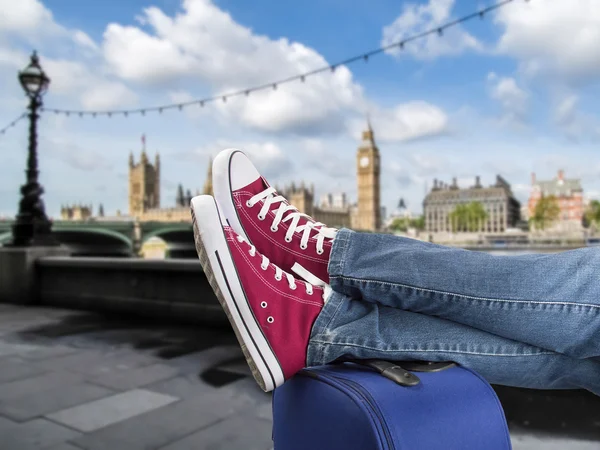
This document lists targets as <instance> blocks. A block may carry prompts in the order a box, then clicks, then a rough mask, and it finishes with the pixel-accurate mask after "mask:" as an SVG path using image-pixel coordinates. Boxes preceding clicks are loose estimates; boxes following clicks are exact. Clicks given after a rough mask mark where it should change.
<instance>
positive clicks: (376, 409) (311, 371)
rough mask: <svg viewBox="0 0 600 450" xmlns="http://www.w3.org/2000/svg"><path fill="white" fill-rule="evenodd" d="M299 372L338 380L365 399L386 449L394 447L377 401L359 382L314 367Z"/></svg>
mask: <svg viewBox="0 0 600 450" xmlns="http://www.w3.org/2000/svg"><path fill="white" fill-rule="evenodd" d="M299 374H304V375H308V376H310V377H311V378H317V379H318V378H323V379H325V380H329V381H335V382H338V383H340V384H342V385H344V386H346V387H348V388H350V389H351V390H352V391H353V392H354V393H355V395H357V396H358V397H360V398H361V399H362V400H364V401H365V403H366V404H367V405H369V407H370V409H371V411H372V412H373V413H374V414H375V416H377V418H378V419H379V423H381V427H382V428H383V437H384V439H383V440H384V441H385V442H384V443H385V446H386V449H388V450H393V449H394V447H395V446H394V441H393V439H392V436H391V435H390V429H389V427H388V426H387V422H386V421H385V418H384V417H383V414H382V413H381V410H380V409H379V407H378V406H377V403H376V402H375V400H374V399H373V397H372V396H371V394H370V393H369V392H367V391H366V390H364V389H363V388H362V386H360V384H358V383H356V382H354V381H351V380H346V379H344V378H340V377H336V376H335V375H331V374H325V373H324V372H322V371H320V370H315V369H305V370H303V371H302V372H300V373H299Z"/></svg>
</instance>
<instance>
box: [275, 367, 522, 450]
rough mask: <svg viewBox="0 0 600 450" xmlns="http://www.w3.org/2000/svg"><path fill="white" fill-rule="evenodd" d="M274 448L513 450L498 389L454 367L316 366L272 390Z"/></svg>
mask: <svg viewBox="0 0 600 450" xmlns="http://www.w3.org/2000/svg"><path fill="white" fill-rule="evenodd" d="M273 441H274V444H275V449H274V450H309V449H310V450H321V449H323V450H325V449H326V450H336V449H340V450H342V449H343V450H371V449H373V450H376V449H377V450H384V449H385V450H393V449H394V450H396V449H402V450H421V449H423V450H438V449H439V450H442V449H444V450H501V449H502V450H506V449H510V448H511V443H510V437H509V434H508V427H507V425H506V419H505V417H504V411H503V410H502V406H501V404H500V401H499V400H498V397H497V396H496V393H495V392H494V390H493V389H492V387H491V386H490V385H489V384H488V383H487V382H486V381H485V380H484V379H483V378H481V377H480V376H479V375H478V374H476V373H475V372H473V371H471V370H469V369H466V368H464V367H460V366H457V365H455V364H454V363H424V362H398V363H390V362H387V361H378V360H367V361H355V362H354V363H343V364H334V365H327V366H320V367H312V368H309V369H304V370H303V371H301V372H299V373H298V374H297V375H296V376H295V377H294V378H292V379H290V380H288V381H287V382H286V383H285V384H283V385H282V386H280V387H279V388H277V389H276V390H275V391H274V393H273Z"/></svg>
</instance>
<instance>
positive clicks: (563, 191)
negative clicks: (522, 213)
mask: <svg viewBox="0 0 600 450" xmlns="http://www.w3.org/2000/svg"><path fill="white" fill-rule="evenodd" d="M551 195H554V196H555V197H556V199H557V200H558V205H559V207H560V215H559V217H558V221H557V223H556V224H555V226H554V228H559V229H562V230H568V229H578V228H580V227H581V221H582V219H583V214H584V212H585V204H584V199H583V188H582V187H581V180H579V179H575V178H572V179H567V178H565V173H564V171H563V170H559V171H558V175H557V176H556V177H554V178H553V179H551V180H537V178H536V176H535V173H532V174H531V195H530V197H529V204H528V206H529V217H532V216H533V213H534V211H535V206H536V205H537V202H538V201H539V199H540V198H542V197H548V196H551Z"/></svg>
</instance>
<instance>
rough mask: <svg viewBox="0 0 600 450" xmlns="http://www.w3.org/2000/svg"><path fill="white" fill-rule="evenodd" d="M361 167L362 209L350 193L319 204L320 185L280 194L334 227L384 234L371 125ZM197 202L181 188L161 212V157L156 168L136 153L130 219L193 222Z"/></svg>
mask: <svg viewBox="0 0 600 450" xmlns="http://www.w3.org/2000/svg"><path fill="white" fill-rule="evenodd" d="M356 164H357V168H356V176H357V183H358V185H357V190H358V203H357V204H354V205H351V204H349V203H348V201H347V199H346V194H344V193H337V194H326V195H325V196H322V197H321V201H320V202H319V204H315V188H314V185H312V186H310V187H308V186H306V185H305V184H304V183H300V184H299V185H296V184H294V183H291V184H290V185H288V186H284V187H283V189H277V191H278V192H280V193H281V194H282V195H283V196H284V197H285V198H287V199H288V201H289V202H290V204H292V205H294V206H296V207H297V208H298V210H299V211H300V212H303V213H306V214H308V215H310V216H312V217H313V218H315V219H316V220H317V221H319V222H322V223H325V224H327V225H329V226H332V227H338V228H341V227H347V228H354V229H357V230H364V231H377V230H380V229H381V204H380V157H379V149H378V148H377V146H376V145H375V138H374V133H373V130H372V129H371V125H370V124H369V126H368V128H367V130H365V131H364V132H363V133H362V142H361V144H360V145H359V148H358V151H357V154H356ZM202 193H203V194H207V195H213V186H212V159H210V160H209V164H208V174H207V177H206V182H205V183H204V188H203V192H202ZM199 194H200V192H196V195H199ZM191 198H192V192H191V190H189V189H188V190H184V188H183V186H182V185H179V186H178V188H177V194H176V198H175V205H174V206H173V207H167V208H165V207H161V205H160V157H159V155H158V154H156V157H155V162H154V164H152V163H151V162H150V161H149V160H148V156H147V154H146V149H145V148H144V149H143V150H142V154H141V157H140V161H139V162H137V163H136V162H135V160H134V157H133V154H131V155H130V156H129V216H131V217H134V218H136V219H138V220H140V221H160V222H190V221H191V216H190V211H189V204H190V200H191Z"/></svg>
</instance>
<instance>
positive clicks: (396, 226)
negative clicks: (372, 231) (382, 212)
mask: <svg viewBox="0 0 600 450" xmlns="http://www.w3.org/2000/svg"><path fill="white" fill-rule="evenodd" d="M408 225H409V223H408V220H407V219H406V218H404V217H396V218H395V219H394V220H392V223H391V224H390V226H389V229H390V230H393V231H399V232H402V233H405V232H406V231H408Z"/></svg>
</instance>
